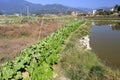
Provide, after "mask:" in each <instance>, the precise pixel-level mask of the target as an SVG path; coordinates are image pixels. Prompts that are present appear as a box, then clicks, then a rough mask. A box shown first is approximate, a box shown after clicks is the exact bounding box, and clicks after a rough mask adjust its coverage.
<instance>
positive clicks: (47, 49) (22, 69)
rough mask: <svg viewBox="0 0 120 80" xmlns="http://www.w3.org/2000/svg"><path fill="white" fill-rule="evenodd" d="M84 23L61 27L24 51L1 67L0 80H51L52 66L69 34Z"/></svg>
mask: <svg viewBox="0 0 120 80" xmlns="http://www.w3.org/2000/svg"><path fill="white" fill-rule="evenodd" d="M82 23H84V21H76V22H73V23H71V24H68V25H66V26H63V27H61V28H60V29H59V30H57V31H56V32H54V33H52V34H51V35H49V36H48V37H46V38H44V39H43V40H42V41H39V42H37V43H36V44H34V45H32V46H30V47H28V48H27V49H24V50H23V51H21V52H20V55H19V56H18V57H16V58H15V60H13V61H9V62H6V63H5V64H3V65H2V69H1V72H0V80H51V78H52V76H53V65H54V64H55V63H57V61H58V59H59V52H60V50H61V48H62V45H63V44H64V41H65V40H66V39H67V38H68V36H69V35H70V34H71V32H73V31H75V30H76V29H77V28H79V26H80V25H81V24H82Z"/></svg>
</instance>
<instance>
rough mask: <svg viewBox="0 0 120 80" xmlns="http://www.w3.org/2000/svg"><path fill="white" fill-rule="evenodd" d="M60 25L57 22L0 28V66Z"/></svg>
mask: <svg viewBox="0 0 120 80" xmlns="http://www.w3.org/2000/svg"><path fill="white" fill-rule="evenodd" d="M62 24H63V23H62V22H58V21H48V22H45V23H44V25H43V26H40V23H33V24H27V23H26V24H22V25H8V26H0V66H1V64H2V63H3V62H5V61H6V60H10V59H13V58H14V57H15V56H17V55H18V53H19V52H20V51H21V50H22V49H24V48H26V47H28V46H30V45H32V44H34V43H35V42H37V41H38V36H40V39H43V38H44V37H46V36H47V35H49V34H50V33H52V32H54V31H55V30H56V29H58V28H59V27H60V26H61V25H62ZM40 30H41V34H40V35H39V31H40Z"/></svg>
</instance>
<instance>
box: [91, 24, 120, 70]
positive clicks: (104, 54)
mask: <svg viewBox="0 0 120 80" xmlns="http://www.w3.org/2000/svg"><path fill="white" fill-rule="evenodd" d="M92 24H93V25H92V29H91V34H90V46H91V48H92V49H93V51H94V52H95V53H96V54H97V56H98V57H99V58H100V59H101V60H102V61H104V62H105V63H106V64H107V65H109V66H110V67H112V68H116V67H117V68H119V69H120V23H112V22H110V23H107V22H97V23H92Z"/></svg>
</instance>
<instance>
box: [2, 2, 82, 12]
mask: <svg viewBox="0 0 120 80" xmlns="http://www.w3.org/2000/svg"><path fill="white" fill-rule="evenodd" d="M27 6H29V11H30V13H39V14H40V13H41V14H43V13H46V14H47V13H49V14H57V13H70V12H72V11H79V12H82V11H81V10H79V9H77V8H71V7H67V6H64V5H60V4H51V5H41V4H34V3H31V2H28V1H26V0H0V12H2V13H4V14H13V13H24V14H25V13H26V7H27Z"/></svg>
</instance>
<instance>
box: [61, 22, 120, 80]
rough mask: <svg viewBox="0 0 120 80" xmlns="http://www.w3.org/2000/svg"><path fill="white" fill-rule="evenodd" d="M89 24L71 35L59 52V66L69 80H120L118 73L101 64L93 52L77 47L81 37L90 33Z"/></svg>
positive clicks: (119, 73)
mask: <svg viewBox="0 0 120 80" xmlns="http://www.w3.org/2000/svg"><path fill="white" fill-rule="evenodd" d="M90 26H91V25H90V23H86V25H84V26H81V27H80V28H79V30H77V31H76V32H75V33H73V34H72V35H71V37H70V38H69V40H68V41H67V42H66V44H65V45H66V46H65V48H64V49H63V51H62V52H61V53H62V54H61V55H62V56H61V60H60V65H61V69H62V70H63V72H64V74H65V76H66V77H68V78H69V79H70V80H120V72H119V71H114V70H111V69H110V68H109V67H107V66H105V65H104V64H103V63H101V60H100V59H98V57H97V56H96V55H95V53H94V52H92V51H89V50H85V49H83V48H82V47H81V46H80V45H79V40H80V38H81V37H82V36H85V35H88V34H89V33H90V28H91V27H90Z"/></svg>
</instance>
